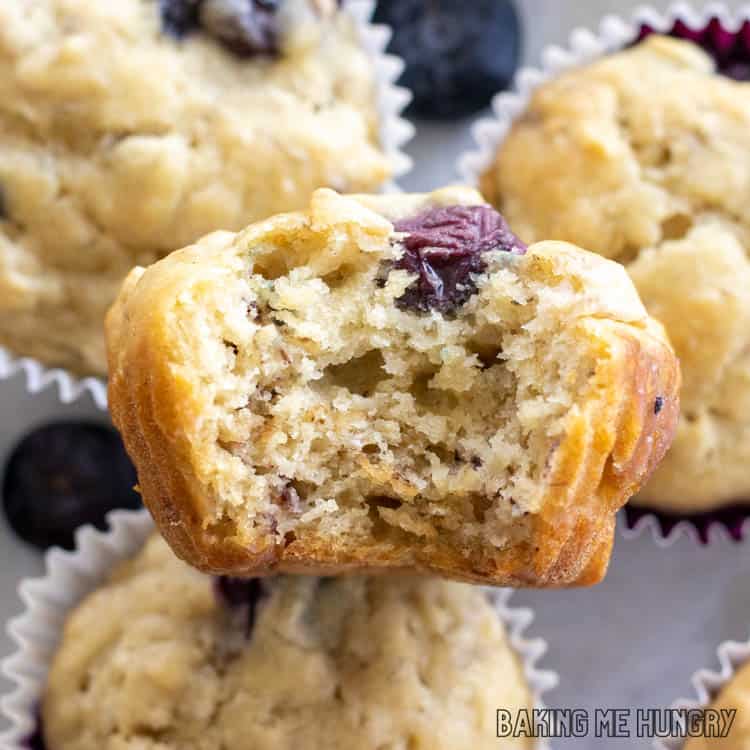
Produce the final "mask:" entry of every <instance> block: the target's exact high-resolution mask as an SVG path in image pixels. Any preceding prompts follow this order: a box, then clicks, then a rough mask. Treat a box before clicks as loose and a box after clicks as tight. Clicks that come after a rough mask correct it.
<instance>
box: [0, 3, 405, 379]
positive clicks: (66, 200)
mask: <svg viewBox="0 0 750 750" xmlns="http://www.w3.org/2000/svg"><path fill="white" fill-rule="evenodd" d="M375 75H376V74H375V71H374V66H373V64H372V61H371V59H370V56H369V55H368V53H366V52H365V50H364V49H363V47H362V43H361V41H360V39H359V31H358V29H357V28H356V26H355V23H354V21H353V19H352V18H351V17H350V15H349V14H348V13H347V12H345V11H342V10H339V7H338V3H336V2H335V0H283V1H282V2H279V3H265V2H260V0H247V1H246V2H245V0H243V1H242V2H237V1H236V0H201V1H200V2H197V1H196V0H118V2H107V3H103V2H99V3H92V2H89V1H88V0H14V2H7V3H0V196H1V197H2V200H1V201H0V345H2V346H5V347H8V348H9V349H11V350H12V351H14V352H16V353H18V354H22V355H28V356H32V357H35V358H37V359H39V360H41V361H43V362H45V363H47V364H49V365H58V366H63V367H65V368H68V369H70V370H72V371H75V372H78V373H97V374H102V373H104V372H105V368H106V362H105V355H104V336H103V319H104V314H105V312H106V310H107V307H108V306H109V305H110V304H111V302H112V300H113V299H114V297H115V294H116V291H117V289H118V288H119V285H120V283H121V282H122V279H123V278H124V276H125V275H126V274H127V272H128V271H129V270H130V268H132V267H133V266H134V265H138V264H148V263H151V262H153V261H155V260H156V259H158V258H159V257H161V256H162V255H165V254H166V253H167V252H169V251H171V250H174V249H175V248H176V247H180V246H183V245H186V244H188V243H190V242H193V241H194V240H196V239H197V238H198V237H200V236H202V235H204V234H205V233H207V232H209V231H213V230H215V229H239V228H241V227H243V226H245V225H246V224H247V223H248V222H249V221H253V220H256V219H260V218H262V217H265V216H268V215H271V214H273V213H277V212H279V211H287V210H292V209H297V208H302V207H304V206H305V205H306V204H307V202H308V201H309V198H310V194H311V193H312V191H313V189H315V188H317V187H320V186H323V185H328V186H332V187H335V188H337V189H339V190H372V189H376V188H377V187H378V186H379V185H381V184H382V183H383V182H384V181H386V180H387V179H388V178H389V177H390V175H391V172H392V164H391V163H390V159H389V158H388V157H387V155H386V154H385V153H384V150H383V148H382V147H381V143H380V136H379V133H378V125H379V122H378V121H379V116H378V112H377V103H376V81H375Z"/></svg>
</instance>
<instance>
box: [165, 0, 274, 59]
mask: <svg viewBox="0 0 750 750" xmlns="http://www.w3.org/2000/svg"><path fill="white" fill-rule="evenodd" d="M281 2H283V0H159V7H160V10H161V19H162V27H163V29H164V31H165V33H167V34H169V35H170V36H173V37H175V38H176V39H184V38H185V37H186V36H188V35H189V34H191V33H193V32H197V31H203V32H205V33H207V34H208V35H209V36H212V37H213V38H214V39H216V41H218V42H219V43H220V44H222V45H223V46H224V47H225V48H226V49H228V50H229V51H230V52H232V53H234V54H235V55H237V56H238V57H255V56H257V55H271V56H274V55H278V54H279V52H280V29H279V18H278V11H279V6H280V4H281Z"/></svg>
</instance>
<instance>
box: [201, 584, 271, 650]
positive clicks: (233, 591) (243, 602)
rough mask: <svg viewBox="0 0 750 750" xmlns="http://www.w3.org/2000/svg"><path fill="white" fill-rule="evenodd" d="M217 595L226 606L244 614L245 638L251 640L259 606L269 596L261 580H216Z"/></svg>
mask: <svg viewBox="0 0 750 750" xmlns="http://www.w3.org/2000/svg"><path fill="white" fill-rule="evenodd" d="M214 582H215V587H216V593H217V596H218V597H219V600H220V601H221V603H222V604H224V605H225V606H227V607H229V608H231V609H234V610H247V611H246V612H245V613H244V621H245V636H246V637H247V638H249V637H250V636H251V635H252V632H253V628H254V627H255V617H256V614H257V611H258V604H259V603H260V601H261V600H262V599H264V598H265V597H266V596H267V595H268V591H267V589H266V586H265V585H264V584H263V581H262V580H261V579H260V578H232V577H230V576H221V577H219V578H215V579H214Z"/></svg>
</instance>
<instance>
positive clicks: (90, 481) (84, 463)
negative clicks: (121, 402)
mask: <svg viewBox="0 0 750 750" xmlns="http://www.w3.org/2000/svg"><path fill="white" fill-rule="evenodd" d="M135 484H136V474H135V469H134V468H133V465H132V463H131V462H130V459H129V458H128V456H127V454H126V453H125V450H124V448H123V446H122V442H121V441H120V438H119V436H118V434H117V433H116V432H115V431H114V430H113V429H111V428H109V427H106V426H104V425H100V424H95V423H89V422H57V423H54V424H48V425H45V426H43V427H40V428H38V429H36V430H34V431H33V432H30V433H29V434H28V435H26V436H25V437H24V438H23V439H22V440H21V442H20V443H18V445H16V447H15V448H14V450H13V452H12V453H11V456H10V458H9V459H8V463H7V464H6V467H5V473H4V477H3V483H2V500H3V509H4V510H5V515H6V517H7V519H8V523H9V524H10V526H11V527H12V528H13V530H14V531H15V532H16V533H17V534H18V536H20V537H21V538H22V539H24V540H25V541H27V542H29V543H30V544H33V545H34V546H36V547H40V548H42V549H46V548H48V547H51V546H55V545H56V546H60V547H64V548H65V549H72V548H73V547H74V539H73V535H74V533H75V530H76V529H77V528H78V527H79V526H82V525H84V524H93V525H94V526H96V527H97V528H99V529H104V528H106V523H105V515H106V514H107V513H108V512H109V511H110V510H113V509H115V508H130V509H135V508H139V507H141V501H140V497H139V496H138V494H137V493H136V492H135V491H134V489H133V488H134V486H135Z"/></svg>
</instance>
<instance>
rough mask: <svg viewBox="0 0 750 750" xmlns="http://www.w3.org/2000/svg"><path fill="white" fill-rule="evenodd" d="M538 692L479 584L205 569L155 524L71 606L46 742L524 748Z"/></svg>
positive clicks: (93, 746) (131, 747)
mask: <svg viewBox="0 0 750 750" xmlns="http://www.w3.org/2000/svg"><path fill="white" fill-rule="evenodd" d="M531 706H532V697H531V694H530V690H529V688H528V686H527V684H526V681H525V679H524V675H523V670H522V667H521V665H520V663H519V662H518V660H517V658H516V655H515V653H514V652H513V650H512V649H511V647H510V645H509V644H508V641H507V639H506V636H505V632H504V630H503V626H502V624H501V622H500V620H499V618H498V616H497V613H496V612H495V611H494V609H493V608H492V606H491V605H490V604H489V602H488V601H487V599H486V596H485V594H484V593H483V592H482V591H481V590H479V589H477V588H474V587H471V586H466V585H463V584H458V583H447V582H445V581H441V580H439V579H431V580H429V579H416V578H410V577H403V578H400V577H395V578H394V577H382V576H381V577H374V578H368V577H364V576H348V577H343V578H338V579H330V578H329V579H325V578H324V579H319V578H312V577H278V578H268V579H263V580H259V579H255V580H243V581H239V580H237V579H221V580H217V579H211V578H210V577H208V576H205V575H203V574H201V573H198V572H196V571H195V570H193V569H192V568H190V567H189V566H187V565H185V564H184V563H182V562H180V561H179V560H177V559H176V558H175V557H174V555H173V554H172V553H171V551H170V550H169V548H168V547H167V545H166V544H165V543H164V542H163V541H162V539H160V538H158V537H154V538H152V539H151V540H150V541H149V542H148V543H147V544H146V546H145V548H144V550H143V551H142V552H141V553H140V555H139V556H138V557H136V558H135V559H134V560H133V561H131V562H128V563H125V564H124V565H123V566H121V567H120V568H119V569H117V570H116V572H115V573H114V575H113V576H112V578H111V579H110V580H109V581H108V582H107V583H105V584H104V585H103V586H102V587H100V588H99V589H98V590H96V591H95V592H94V593H93V594H91V595H90V596H89V597H88V598H87V599H86V600H85V601H84V602H83V603H82V604H81V605H79V607H78V608H77V609H76V610H75V611H74V612H73V613H72V615H71V616H70V618H69V620H68V622H67V625H66V627H65V630H64V633H63V639H62V643H61V645H60V646H59V649H58V651H57V654H56V656H55V658H54V660H53V664H52V668H51V672H50V675H49V681H48V687H47V689H46V694H45V696H44V701H43V710H42V714H43V722H42V723H43V726H44V733H45V738H46V746H47V748H48V750H136V748H137V750H157V748H158V750H221V749H222V748H253V750H300V749H304V750H339V749H340V750H350V749H351V748H358V750H382V748H417V747H419V748H430V750H457V748H477V750H482V749H483V748H487V749H488V750H489V748H498V747H500V748H513V749H514V750H516V749H517V750H521V748H530V747H532V743H533V740H532V739H529V738H525V739H524V738H518V739H509V740H498V739H497V738H496V727H495V715H496V711H497V709H498V708H505V709H507V710H509V711H511V712H513V714H514V715H515V713H516V712H517V711H518V710H519V709H522V708H523V709H529V708H531Z"/></svg>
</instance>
